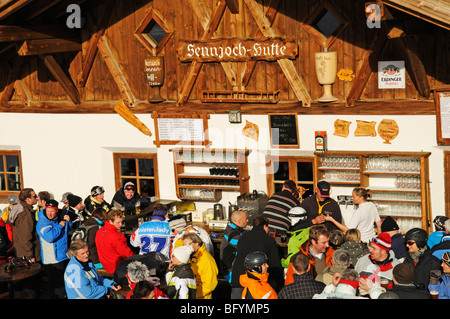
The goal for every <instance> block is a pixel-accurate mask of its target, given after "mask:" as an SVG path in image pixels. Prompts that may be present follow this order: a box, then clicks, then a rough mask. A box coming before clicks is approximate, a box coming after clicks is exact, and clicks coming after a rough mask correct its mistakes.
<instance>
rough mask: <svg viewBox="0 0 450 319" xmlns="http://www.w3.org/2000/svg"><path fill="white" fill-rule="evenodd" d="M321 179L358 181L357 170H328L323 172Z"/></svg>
mask: <svg viewBox="0 0 450 319" xmlns="http://www.w3.org/2000/svg"><path fill="white" fill-rule="evenodd" d="M323 179H325V180H327V181H331V182H332V181H345V182H358V183H359V180H360V179H359V172H353V171H339V170H330V171H325V172H324V173H323Z"/></svg>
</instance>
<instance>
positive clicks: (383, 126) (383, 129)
mask: <svg viewBox="0 0 450 319" xmlns="http://www.w3.org/2000/svg"><path fill="white" fill-rule="evenodd" d="M398 132H399V128H398V125H397V122H395V121H394V120H386V119H385V120H382V121H381V122H380V124H378V134H379V135H380V137H381V138H382V139H383V140H384V144H391V142H390V141H392V140H393V139H394V138H396V137H397V135H398Z"/></svg>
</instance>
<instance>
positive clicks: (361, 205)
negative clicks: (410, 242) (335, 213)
mask: <svg viewBox="0 0 450 319" xmlns="http://www.w3.org/2000/svg"><path fill="white" fill-rule="evenodd" d="M368 198H369V193H368V192H367V190H366V189H365V188H362V187H356V188H354V189H353V192H352V200H353V202H354V203H355V204H357V205H358V208H357V209H356V210H355V212H354V213H353V215H352V218H351V219H350V222H349V223H348V224H347V225H343V224H341V223H339V222H337V221H336V220H335V219H334V218H333V217H331V216H326V217H325V219H326V220H327V221H331V222H332V223H334V224H335V225H336V226H337V227H339V229H340V230H342V231H343V232H346V231H347V230H349V229H352V228H356V229H358V230H359V231H360V232H361V241H362V242H364V243H369V242H370V241H371V239H372V238H374V237H375V236H376V234H375V228H374V224H375V225H376V228H377V232H378V234H380V233H381V218H380V215H379V214H378V210H377V207H376V206H375V204H374V203H372V202H369V201H367V199H368Z"/></svg>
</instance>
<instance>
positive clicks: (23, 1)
mask: <svg viewBox="0 0 450 319" xmlns="http://www.w3.org/2000/svg"><path fill="white" fill-rule="evenodd" d="M31 2H33V0H18V1H16V2H14V3H11V5H10V6H8V7H5V8H4V9H2V10H1V11H0V20H3V19H5V18H7V17H8V16H10V15H11V14H13V13H14V12H16V11H17V10H19V9H21V8H23V7H25V6H26V5H28V4H30V3H31Z"/></svg>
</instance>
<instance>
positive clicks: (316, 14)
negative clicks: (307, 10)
mask: <svg viewBox="0 0 450 319" xmlns="http://www.w3.org/2000/svg"><path fill="white" fill-rule="evenodd" d="M326 11H328V12H330V13H331V14H332V15H333V16H334V17H335V18H336V19H337V20H338V21H339V22H340V23H341V24H340V26H339V27H338V28H337V29H336V30H334V32H333V34H332V35H330V36H329V37H328V38H327V37H326V36H325V35H324V34H322V33H321V32H319V31H318V30H316V28H314V24H315V23H316V22H317V20H318V19H319V18H320V17H321V16H322V14H323V13H324V12H326ZM348 21H349V19H348V18H347V17H345V16H344V15H343V14H342V13H341V12H340V11H339V10H338V9H336V8H335V7H334V5H332V4H331V3H330V2H328V1H324V2H322V3H321V4H320V5H319V6H318V7H317V8H316V9H315V10H314V11H313V12H312V13H311V14H310V15H309V17H308V19H307V20H306V21H305V22H304V23H302V27H303V29H305V30H306V32H308V33H309V35H311V36H312V37H313V39H314V40H316V42H317V43H318V44H319V45H320V46H322V47H323V48H329V47H330V46H331V45H332V44H333V42H334V41H336V39H338V38H339V36H340V34H341V33H342V32H343V31H344V30H345V28H347V26H348V25H349V24H350V23H349V22H348Z"/></svg>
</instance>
